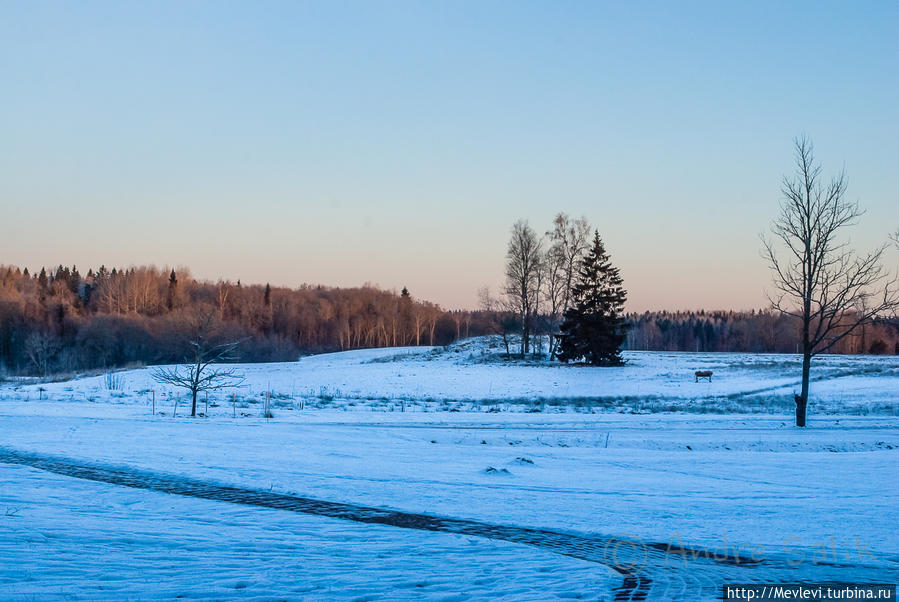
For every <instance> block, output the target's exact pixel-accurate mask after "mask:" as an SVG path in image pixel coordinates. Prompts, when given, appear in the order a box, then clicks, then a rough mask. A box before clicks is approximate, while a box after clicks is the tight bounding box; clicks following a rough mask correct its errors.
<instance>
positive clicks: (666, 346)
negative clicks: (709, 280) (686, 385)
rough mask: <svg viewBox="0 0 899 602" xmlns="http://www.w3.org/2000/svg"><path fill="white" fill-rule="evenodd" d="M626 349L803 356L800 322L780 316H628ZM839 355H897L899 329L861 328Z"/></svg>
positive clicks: (841, 344) (839, 346) (885, 324)
mask: <svg viewBox="0 0 899 602" xmlns="http://www.w3.org/2000/svg"><path fill="white" fill-rule="evenodd" d="M627 318H628V321H629V323H630V325H631V328H630V330H629V331H628V334H627V341H626V343H625V348H626V349H631V350H651V351H695V352H718V351H733V352H746V353H802V340H801V337H802V321H801V319H799V318H796V317H794V316H789V315H785V314H781V313H780V312H778V311H776V310H770V309H769V310H753V311H745V312H736V311H684V312H666V311H660V312H644V313H631V314H628V316H627ZM830 351H831V353H840V354H872V355H885V354H899V325H897V323H896V321H895V320H887V319H879V320H872V321H870V322H866V323H863V324H861V325H860V326H859V327H858V328H857V329H856V330H855V331H854V332H853V333H852V334H851V336H848V337H844V338H843V339H841V340H840V341H838V342H837V343H836V345H835V346H834V347H833V348H832V349H831V350H830Z"/></svg>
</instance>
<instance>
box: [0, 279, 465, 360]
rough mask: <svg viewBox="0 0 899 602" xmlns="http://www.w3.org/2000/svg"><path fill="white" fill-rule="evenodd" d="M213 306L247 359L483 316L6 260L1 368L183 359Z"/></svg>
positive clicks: (421, 336) (424, 333)
mask: <svg viewBox="0 0 899 602" xmlns="http://www.w3.org/2000/svg"><path fill="white" fill-rule="evenodd" d="M198 315H211V316H212V317H213V318H214V319H215V321H216V323H217V324H216V328H217V331H219V332H221V333H222V337H223V338H225V339H230V340H241V341H243V342H242V344H241V345H240V346H239V347H238V348H237V349H235V350H234V359H235V360H236V361H247V362H248V361H283V360H289V359H294V358H296V357H297V355H298V353H301V352H308V351H326V350H342V349H354V348H361V347H377V346H395V345H396V346H398V345H441V344H446V343H448V342H450V341H452V340H454V339H456V338H458V337H459V336H464V335H468V334H471V324H472V316H471V314H470V313H467V312H452V313H449V312H445V311H443V310H441V309H440V307H438V306H437V305H435V304H433V303H429V302H426V301H421V300H417V299H414V298H413V297H412V296H411V295H410V294H409V291H407V290H405V289H404V290H403V291H402V293H400V294H397V293H395V292H392V291H385V290H381V289H378V288H376V287H373V286H363V287H359V288H344V289H341V288H327V287H322V286H303V287H300V288H297V289H287V288H273V287H271V286H269V285H265V286H260V285H252V286H247V285H242V284H241V283H240V282H239V281H238V282H237V283H231V282H216V283H213V282H205V281H198V280H195V279H193V278H191V276H190V274H189V272H188V271H187V270H178V271H177V272H176V271H175V270H160V269H158V268H155V267H146V266H144V267H134V268H128V269H124V270H121V269H113V270H107V269H106V268H104V267H101V268H99V269H97V270H89V271H88V272H87V273H86V274H83V275H82V274H81V273H80V272H79V271H78V270H77V269H76V268H75V267H72V268H68V267H63V266H59V267H58V268H56V269H55V270H49V271H48V270H47V269H45V268H44V269H41V270H40V272H39V273H38V274H30V273H29V272H28V270H27V269H24V270H23V269H20V268H18V267H11V266H0V371H5V372H10V373H17V374H48V373H51V372H58V371H73V370H83V369H93V368H104V367H112V366H122V365H128V364H132V363H145V364H150V363H169V362H179V361H183V360H184V357H185V354H186V353H187V352H188V351H189V345H188V341H189V340H190V333H191V331H192V326H191V325H192V324H193V323H195V322H196V319H197V316H198Z"/></svg>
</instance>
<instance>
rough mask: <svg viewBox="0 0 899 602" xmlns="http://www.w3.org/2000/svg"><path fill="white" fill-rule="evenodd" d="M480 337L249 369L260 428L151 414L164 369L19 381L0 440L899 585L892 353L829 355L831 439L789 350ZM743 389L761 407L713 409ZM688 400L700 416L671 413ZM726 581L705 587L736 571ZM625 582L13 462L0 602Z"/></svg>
mask: <svg viewBox="0 0 899 602" xmlns="http://www.w3.org/2000/svg"><path fill="white" fill-rule="evenodd" d="M459 349H460V351H458V352H457V351H455V350H454V349H453V348H450V349H447V350H444V349H387V350H365V351H354V352H346V353H339V354H326V355H320V356H312V357H304V358H302V359H301V360H300V361H299V362H296V363H287V364H268V365H247V366H240V370H241V371H245V372H246V375H247V383H248V384H247V385H246V387H245V388H244V389H241V391H240V392H239V393H237V395H238V398H239V399H241V402H240V403H239V404H238V405H239V406H241V407H238V408H237V411H238V416H237V418H234V417H232V416H233V412H234V410H233V408H232V407H231V405H230V403H228V402H227V397H226V396H227V395H229V393H230V392H226V393H224V394H222V395H221V396H213V397H212V398H211V400H212V404H213V405H214V406H216V407H211V408H210V417H209V418H195V419H191V418H188V417H186V416H185V408H186V402H185V401H184V400H183V399H182V400H181V402H180V406H179V409H178V412H177V414H176V415H175V416H174V417H173V416H172V401H173V400H170V399H169V397H168V396H167V392H165V391H162V390H157V414H156V415H152V414H151V413H150V412H149V407H148V405H147V404H148V402H149V400H148V393H147V392H146V390H147V389H152V388H153V387H154V386H156V385H154V384H153V383H152V381H151V379H150V375H149V372H150V371H149V370H148V369H141V370H134V371H127V372H123V373H121V375H122V381H123V383H122V386H121V387H120V390H117V391H110V390H107V389H106V388H105V386H104V379H103V377H102V376H101V377H89V378H83V379H78V380H74V381H69V382H60V383H48V384H43V385H38V384H27V385H23V384H21V383H15V384H9V383H7V384H6V385H3V386H2V389H0V421H2V424H3V428H2V430H0V447H2V448H7V449H16V450H22V451H29V452H37V453H42V454H50V455H54V456H59V457H65V458H72V459H75V460H80V461H86V462H94V463H100V464H110V465H115V466H119V467H128V468H131V469H135V470H146V471H154V472H164V473H167V474H175V475H183V476H185V477H191V478H194V479H200V480H203V481H208V482H217V483H225V484H230V485H235V486H241V487H246V488H251V489H262V490H266V491H269V490H270V491H273V492H281V493H288V494H293V495H301V496H308V497H313V498H317V499H322V500H330V501H335V502H345V503H355V504H365V505H369V506H375V507H380V508H392V509H396V510H401V511H406V512H415V513H425V514H431V515H437V516H448V517H455V518H464V519H472V520H478V521H483V522H487V523H491V524H499V525H518V526H526V527H537V528H543V529H552V530H555V531H558V532H562V533H573V534H579V535H586V536H619V537H622V536H626V537H631V538H635V539H636V540H638V541H641V542H646V543H647V544H649V543H659V542H660V543H663V544H666V545H668V544H678V545H689V546H700V547H704V548H710V549H727V550H730V551H739V552H742V553H745V554H748V553H750V551H755V552H756V553H758V554H761V555H762V556H763V557H766V558H767V557H771V558H783V557H785V556H788V557H789V556H796V555H798V554H800V553H802V554H804V555H805V558H806V560H805V561H804V564H801V565H800V566H799V567H798V568H796V569H795V571H796V572H795V575H796V576H797V577H808V576H813V575H815V574H816V573H815V572H814V571H813V570H812V569H813V568H814V566H813V565H814V564H815V563H813V562H811V561H810V560H809V559H812V558H814V557H815V555H816V554H818V555H819V556H820V555H821V554H822V553H824V554H825V555H833V556H836V557H837V560H839V561H841V562H843V563H848V564H849V565H856V564H857V565H858V566H859V567H861V566H864V567H866V568H865V570H866V571H874V574H875V575H876V576H879V577H881V578H882V579H883V580H884V581H887V582H895V581H896V580H897V572H896V571H897V569H896V566H897V562H899V544H897V542H899V537H897V526H896V525H897V519H899V511H897V507H896V504H895V500H896V499H897V495H899V472H897V468H896V466H897V463H896V454H897V450H899V418H897V417H896V416H895V411H894V410H893V408H895V404H896V402H897V401H899V400H897V392H899V387H897V384H899V365H897V359H896V358H895V357H892V358H891V357H886V358H884V357H861V356H859V357H824V358H820V360H818V361H817V365H816V366H815V368H814V372H813V375H814V376H816V377H818V378H822V380H819V381H817V382H815V383H814V387H813V395H814V398H813V402H812V405H811V416H810V426H809V428H807V429H797V428H795V427H793V426H792V421H791V417H790V416H789V415H788V414H786V413H784V412H783V411H780V412H778V409H779V408H780V406H779V405H778V404H777V403H775V401H772V400H776V399H777V397H778V396H780V395H787V394H789V393H790V391H791V389H790V387H792V386H793V385H794V383H795V380H796V370H795V366H796V358H794V357H792V356H774V355H759V356H753V355H749V354H720V355H714V354H672V353H632V354H628V359H629V364H628V365H627V366H625V367H623V368H613V369H591V368H575V367H559V366H548V365H535V366H515V365H502V364H501V363H496V362H495V361H494V360H493V359H491V358H490V357H489V354H488V353H487V352H486V351H485V350H487V349H488V348H487V346H486V345H484V344H482V345H481V346H480V347H478V346H477V345H476V344H474V343H473V342H468V343H467V344H464V345H463V346H461V347H460V348H459ZM479 349H480V351H479ZM482 351H484V352H482ZM696 369H710V370H713V371H714V372H715V376H714V377H713V382H712V383H711V384H710V383H695V382H694V379H693V375H692V372H693V370H696ZM39 386H41V387H43V388H45V389H46V391H44V392H40V393H39V392H38V391H37V389H38V387H39ZM322 388H325V389H326V391H325V392H324V393H322V391H321V389H322ZM266 390H270V391H272V392H273V404H274V406H275V418H274V419H271V420H266V419H264V418H262V417H261V413H262V409H261V403H260V394H261V393H262V392H263V391H266ZM39 395H40V396H42V397H46V399H43V400H38V396H39ZM728 396H730V397H728ZM602 397H614V398H615V399H619V401H616V403H615V404H609V405H606V406H603V405H601V404H599V403H598V402H596V401H595V398H602ZM588 398H591V399H594V401H593V403H592V404H591V403H589V401H590V399H588ZM635 399H636V400H643V401H642V404H643V405H642V406H640V407H635V406H634V400H635ZM728 399H729V400H731V401H733V400H734V399H739V400H740V403H739V404H737V405H736V406H735V407H737V408H738V409H739V410H740V413H730V414H716V413H707V412H708V411H709V407H711V405H712V404H713V403H723V401H724V400H728ZM429 400H430V401H429ZM444 400H451V401H449V402H448V403H444ZM482 400H488V403H486V404H483V403H480V402H481V401H482ZM646 400H650V401H651V402H652V403H649V402H648V401H646ZM251 402H255V403H251ZM476 402H477V403H476ZM304 404H305V405H304ZM669 406H674V407H675V408H676V409H678V410H679V411H678V412H677V413H665V412H663V413H658V412H657V410H659V409H660V408H666V407H669ZM301 407H303V408H304V409H300V408H301ZM489 408H501V409H502V410H503V411H500V412H492V411H484V410H485V409H489ZM537 408H539V409H542V410H543V411H542V412H538V413H533V412H528V411H526V410H529V409H530V410H533V409H537ZM647 408H648V409H647ZM200 409H201V411H202V410H203V404H202V403H201V405H200ZM402 409H405V411H401V410H402ZM449 410H461V411H449ZM601 410H602V411H601ZM649 410H651V411H652V412H654V413H634V412H646V411H649ZM491 469H492V470H491ZM7 509H8V511H9V512H13V511H14V512H13V514H12V515H11V516H4V510H7ZM822 549H823V550H825V551H824V552H822ZM827 550H832V552H831V551H827ZM713 569H715V567H712V568H706V569H703V570H704V571H706V572H705V573H703V574H704V575H710V577H709V579H712V580H713V581H714V580H715V579H718V578H719V576H716V575H718V573H714V572H708V571H712V570H713ZM648 570H649V569H648V568H647V571H648ZM671 570H674V569H671ZM685 570H686V571H687V573H688V574H691V575H692V574H694V572H696V574H699V573H698V572H697V571H699V569H698V568H697V569H695V571H694V570H693V569H692V568H689V567H688V568H687V569H685ZM715 570H717V569H715ZM858 570H859V571H861V570H862V569H861V568H859V569H858ZM850 572H851V571H850ZM865 574H866V575H867V574H868V573H865ZM721 575H723V573H721ZM764 575H765V573H764V571H763V570H761V569H759V570H757V571H756V572H755V573H753V579H755V578H760V577H764ZM650 576H652V574H650ZM681 577H682V575H681ZM679 578H680V577H679ZM720 578H721V579H723V578H724V577H723V576H720ZM662 582H663V578H662V576H661V575H656V576H655V583H657V584H659V583H662ZM620 583H621V576H620V575H617V574H616V573H614V572H612V571H611V570H610V569H609V568H608V567H607V566H605V565H603V564H597V563H593V562H587V561H584V560H577V559H574V558H567V557H565V556H561V555H556V554H552V553H550V552H549V551H547V550H544V549H540V548H535V547H531V546H522V545H518V544H512V543H506V542H502V541H497V540H488V539H483V538H478V537H469V536H460V535H452V534H446V533H423V532H417V531H410V530H406V529H398V528H393V527H386V526H374V525H361V524H357V523H352V522H349V521H339V520H334V519H328V518H321V517H314V516H306V515H301V514H296V513H291V512H283V511H276V510H268V509H262V508H248V507H245V506H234V505H231V504H227V503H222V502H212V501H208V500H198V499H190V498H182V497H178V496H171V495H165V494H161V493H156V492H150V491H141V490H134V489H128V488H125V487H118V486H115V485H108V484H103V483H91V482H85V481H81V480H78V479H73V478H69V477H62V476H59V475H55V474H51V473H47V472H41V471H37V470H35V469H32V468H28V467H24V466H13V465H4V464H0V598H9V597H32V596H37V597H45V596H53V595H60V596H72V597H76V598H77V597H81V598H86V599H94V598H121V597H140V598H148V597H149V598H153V597H157V598H172V597H175V596H177V595H185V596H188V597H214V598H222V597H232V596H241V597H261V598H273V597H286V598H303V597H312V598H353V597H357V596H358V597H364V596H373V597H387V598H406V597H428V598H432V597H450V596H460V597H465V596H472V597H475V598H477V597H497V596H506V597H508V598H512V599H545V598H553V597H566V596H569V595H583V596H586V597H601V598H606V599H610V598H611V597H612V590H613V588H615V587H618V586H619V585H620ZM718 585H720V583H718ZM704 591H705V593H704V594H703V596H707V594H708V591H706V590H704ZM715 595H717V593H716V594H715ZM695 597H696V594H695V592H693V594H690V595H684V598H683V599H694V598H695Z"/></svg>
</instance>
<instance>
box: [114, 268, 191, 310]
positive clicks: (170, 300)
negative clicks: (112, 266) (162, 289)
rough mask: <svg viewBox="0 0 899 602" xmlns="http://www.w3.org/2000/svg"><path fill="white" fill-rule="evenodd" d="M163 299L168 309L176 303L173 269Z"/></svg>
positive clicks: (176, 289) (176, 278)
mask: <svg viewBox="0 0 899 602" xmlns="http://www.w3.org/2000/svg"><path fill="white" fill-rule="evenodd" d="M113 272H115V270H113ZM165 300H166V307H168V309H169V311H171V310H173V309H174V308H175V306H176V305H177V303H178V277H177V276H176V275H175V270H172V273H171V274H169V290H168V292H167V294H166V299H165Z"/></svg>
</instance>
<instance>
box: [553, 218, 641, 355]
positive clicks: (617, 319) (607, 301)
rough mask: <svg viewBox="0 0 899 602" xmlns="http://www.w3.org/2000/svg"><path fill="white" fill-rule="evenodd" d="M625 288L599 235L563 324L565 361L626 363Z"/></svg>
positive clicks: (583, 264) (580, 272)
mask: <svg viewBox="0 0 899 602" xmlns="http://www.w3.org/2000/svg"><path fill="white" fill-rule="evenodd" d="M621 285H622V281H621V276H620V275H619V272H618V268H616V267H614V266H613V265H612V262H611V260H610V259H609V254H608V253H606V249H605V246H604V245H603V243H602V240H601V239H600V238H599V232H598V231H597V232H595V233H594V235H593V244H592V245H591V247H590V250H589V252H588V253H587V256H586V257H584V259H583V261H582V262H581V267H580V270H579V272H578V280H577V283H576V284H575V286H574V287H573V289H572V296H573V304H572V307H571V308H569V309H568V310H567V311H566V312H565V319H564V321H563V322H562V327H561V334H560V335H559V338H560V339H561V342H560V344H559V354H558V356H559V359H560V360H561V361H563V362H570V361H579V360H584V361H586V362H587V363H589V364H593V365H594V366H620V365H621V364H623V363H624V360H622V358H621V345H622V343H624V340H625V337H626V335H627V329H628V323H627V321H626V320H625V318H624V316H623V311H624V302H625V300H626V299H627V291H625V290H624V288H623V287H622V286H621Z"/></svg>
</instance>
